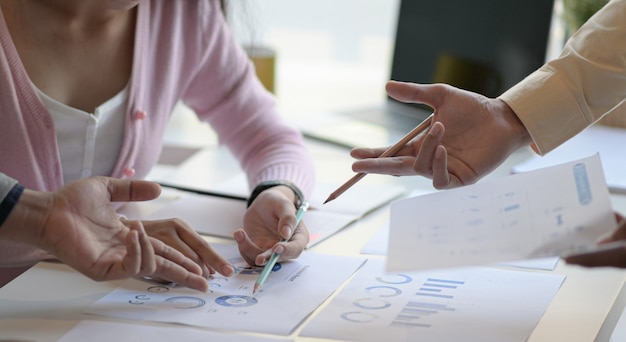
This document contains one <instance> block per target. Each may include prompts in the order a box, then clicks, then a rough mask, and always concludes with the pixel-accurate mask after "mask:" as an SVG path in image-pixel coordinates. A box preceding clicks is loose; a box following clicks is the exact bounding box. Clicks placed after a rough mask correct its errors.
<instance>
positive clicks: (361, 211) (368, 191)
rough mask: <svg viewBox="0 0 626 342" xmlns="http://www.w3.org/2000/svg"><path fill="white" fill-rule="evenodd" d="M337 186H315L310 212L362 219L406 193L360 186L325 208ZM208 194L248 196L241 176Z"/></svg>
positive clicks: (387, 187)
mask: <svg viewBox="0 0 626 342" xmlns="http://www.w3.org/2000/svg"><path fill="white" fill-rule="evenodd" d="M340 185H341V182H337V183H332V182H317V184H316V185H315V188H314V189H313V193H312V194H311V196H310V197H309V198H308V199H307V200H308V201H309V203H310V204H311V209H312V210H314V209H319V210H323V211H327V212H336V213H341V214H346V215H354V216H357V217H361V216H363V215H365V214H367V213H369V212H371V211H372V210H374V209H376V208H379V207H381V206H383V205H385V204H387V203H389V202H391V201H392V200H394V199H396V198H399V197H401V196H403V195H405V191H406V190H405V188H404V187H402V186H399V185H388V184H384V185H379V184H367V183H360V184H359V186H355V187H352V188H350V191H346V192H345V193H344V194H343V195H341V196H340V197H339V198H337V199H335V200H334V201H332V202H329V203H327V204H324V201H326V199H327V198H328V195H330V193H332V192H333V191H335V190H336V189H337V188H338V187H339V186H340ZM210 190H211V191H215V192H222V193H225V194H229V195H236V196H247V195H248V193H249V190H248V188H247V181H246V176H245V174H244V173H240V174H238V175H237V176H235V177H232V178H230V179H228V180H227V181H225V182H222V183H220V184H219V185H216V186H213V187H211V189H210Z"/></svg>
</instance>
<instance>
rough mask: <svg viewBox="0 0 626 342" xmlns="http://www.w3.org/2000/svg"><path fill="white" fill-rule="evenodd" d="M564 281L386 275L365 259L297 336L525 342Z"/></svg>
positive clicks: (472, 272) (476, 273) (491, 271)
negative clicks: (352, 275) (337, 292)
mask: <svg viewBox="0 0 626 342" xmlns="http://www.w3.org/2000/svg"><path fill="white" fill-rule="evenodd" d="M564 280H565V276H563V275H550V274H543V273H534V272H524V271H509V270H502V269H495V268H487V267H473V268H460V269H450V270H437V271H427V272H410V273H397V274H388V273H385V272H384V261H383V260H382V259H380V258H372V259H369V260H368V261H367V263H366V264H365V265H364V266H363V267H362V268H361V269H360V270H359V272H358V273H357V274H356V275H355V276H354V277H353V278H352V279H351V280H350V282H349V283H348V284H347V285H346V286H345V287H344V288H343V289H342V290H341V292H340V293H339V294H337V295H336V296H335V297H334V298H333V300H332V301H331V302H330V303H329V304H328V305H327V306H326V307H325V308H324V309H323V310H322V311H321V312H320V313H319V314H317V315H316V316H315V317H314V318H313V319H312V320H311V321H310V322H309V323H308V324H307V325H306V326H304V328H303V329H302V332H301V335H302V336H310V337H318V338H328V339H337V340H346V341H377V342H378V341H438V342H447V341H452V342H457V341H464V342H473V341H475V342H509V341H510V342H523V341H527V340H528V338H529V337H530V334H531V333H532V331H533V330H534V328H535V326H536V325H537V323H538V322H539V320H540V319H541V317H542V316H543V314H544V312H545V310H546V309H547V307H548V305H549V304H550V302H551V301H552V299H553V298H554V295H555V294H556V293H557V291H558V290H559V288H560V287H561V285H562V283H563V281H564Z"/></svg>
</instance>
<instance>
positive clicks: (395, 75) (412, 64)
mask: <svg viewBox="0 0 626 342" xmlns="http://www.w3.org/2000/svg"><path fill="white" fill-rule="evenodd" d="M553 5H554V1H553V0H526V1H522V0H404V1H401V4H400V13H399V15H398V26H397V31H396V40H395V46H394V54H393V65H392V71H391V79H393V80H398V81H410V82H416V83H437V82H442V83H448V84H452V85H454V86H457V87H459V88H463V89H467V90H471V91H474V92H478V93H481V94H483V95H486V96H489V97H496V96H498V95H500V94H501V93H502V92H503V91H505V90H506V89H508V88H510V87H511V86H513V85H514V84H516V83H517V82H519V81H521V80H522V79H523V78H524V77H526V76H527V75H528V74H530V73H531V72H533V71H534V70H536V69H537V68H539V67H540V66H541V65H542V64H543V63H544V62H545V58H546V51H547V47H548V39H549V36H550V24H551V19H552V10H553Z"/></svg>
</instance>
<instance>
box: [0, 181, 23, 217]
mask: <svg viewBox="0 0 626 342" xmlns="http://www.w3.org/2000/svg"><path fill="white" fill-rule="evenodd" d="M23 192H24V186H22V185H21V184H19V183H17V184H15V185H14V186H13V187H12V188H11V190H9V193H8V194H7V195H6V196H5V197H4V199H3V200H2V202H0V226H1V225H2V224H3V223H4V221H5V220H6V219H7V217H8V216H9V214H10V213H11V210H13V207H15V204H16V203H17V201H18V200H19V199H20V197H21V196H22V193H23Z"/></svg>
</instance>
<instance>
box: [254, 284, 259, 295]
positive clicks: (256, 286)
mask: <svg viewBox="0 0 626 342" xmlns="http://www.w3.org/2000/svg"><path fill="white" fill-rule="evenodd" d="M260 289H261V285H259V284H254V290H252V294H253V295H254V294H256V293H257V291H259V290H260Z"/></svg>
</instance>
